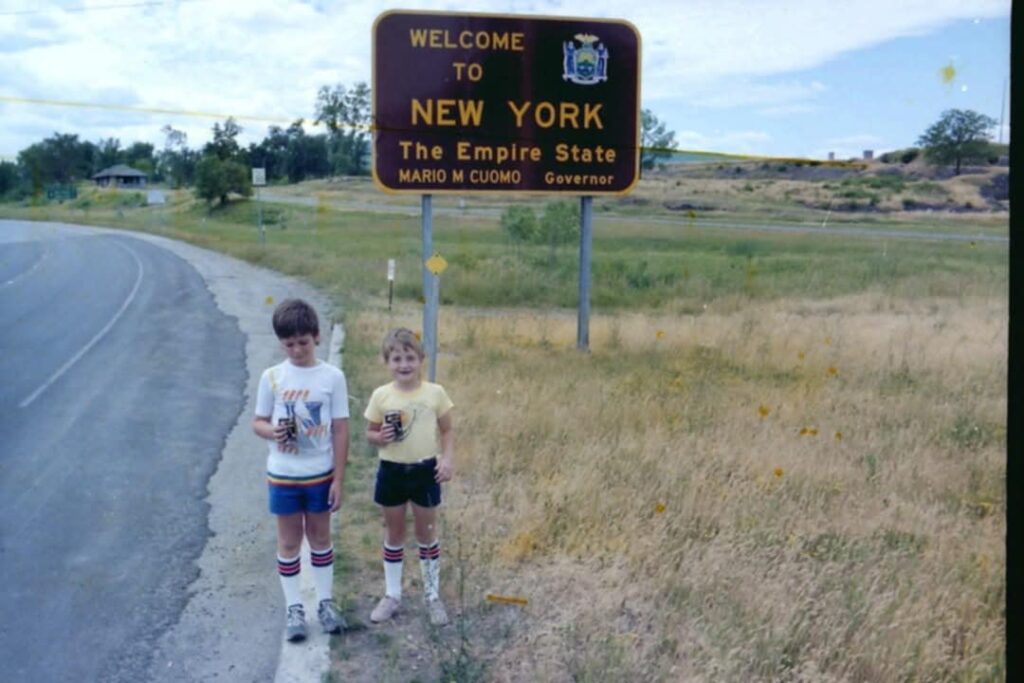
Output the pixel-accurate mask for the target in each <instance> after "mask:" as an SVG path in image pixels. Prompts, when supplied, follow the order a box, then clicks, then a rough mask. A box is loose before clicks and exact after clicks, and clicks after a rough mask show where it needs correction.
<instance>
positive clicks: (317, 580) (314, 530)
mask: <svg viewBox="0 0 1024 683" xmlns="http://www.w3.org/2000/svg"><path fill="white" fill-rule="evenodd" d="M306 538H307V539H309V556H310V564H311V565H312V572H313V584H314V585H315V586H316V598H317V602H322V601H324V600H330V599H331V597H332V592H333V588H334V546H333V544H332V543H331V513H330V511H328V512H307V513H306Z"/></svg>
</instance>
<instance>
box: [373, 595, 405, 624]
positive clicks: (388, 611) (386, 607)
mask: <svg viewBox="0 0 1024 683" xmlns="http://www.w3.org/2000/svg"><path fill="white" fill-rule="evenodd" d="M401 604H402V601H401V600H399V599H398V598H393V597H391V596H390V595H385V596H384V597H383V598H381V599H380V602H378V603H377V606H376V607H374V608H373V612H371V613H370V621H372V622H373V623H375V624H379V623H380V622H382V621H387V620H388V619H390V618H391V617H393V616H395V612H397V611H398V608H399V607H400V606H401Z"/></svg>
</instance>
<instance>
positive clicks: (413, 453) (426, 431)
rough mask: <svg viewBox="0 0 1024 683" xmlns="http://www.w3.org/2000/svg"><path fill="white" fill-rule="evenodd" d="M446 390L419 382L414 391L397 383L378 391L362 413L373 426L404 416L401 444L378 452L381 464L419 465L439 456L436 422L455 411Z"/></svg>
mask: <svg viewBox="0 0 1024 683" xmlns="http://www.w3.org/2000/svg"><path fill="white" fill-rule="evenodd" d="M453 405H454V404H453V403H452V400H451V399H450V398H448V394H447V393H445V390H444V387H442V386H441V385H440V384H434V383H433V382H420V386H419V387H418V388H416V389H413V390H412V391H402V390H401V389H399V388H398V387H397V386H396V385H395V383H394V382H391V383H390V384H385V385H384V386H381V387H377V388H376V389H375V390H374V392H373V395H372V396H370V402H369V403H368V404H367V406H366V411H365V412H364V413H363V417H365V418H366V419H367V420H369V421H370V422H380V423H381V424H383V423H384V413H386V412H388V411H392V410H398V411H401V413H402V435H403V438H402V440H401V441H392V442H391V443H389V444H387V445H385V446H381V447H379V449H378V451H377V452H378V453H379V454H380V458H381V460H390V461H391V462H404V463H410V462H417V461H419V460H426V459H427V458H433V457H436V456H437V455H439V454H440V452H441V449H440V431H439V430H438V428H437V419H438V418H439V417H443V416H444V414H445V413H447V412H448V411H449V410H451V409H452V407H453Z"/></svg>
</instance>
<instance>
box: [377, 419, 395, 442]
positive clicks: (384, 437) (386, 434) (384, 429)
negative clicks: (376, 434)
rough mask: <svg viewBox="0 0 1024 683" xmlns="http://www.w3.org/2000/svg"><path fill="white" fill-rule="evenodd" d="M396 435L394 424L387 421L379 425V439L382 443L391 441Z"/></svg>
mask: <svg viewBox="0 0 1024 683" xmlns="http://www.w3.org/2000/svg"><path fill="white" fill-rule="evenodd" d="M396 436H397V434H395V425H393V424H388V423H385V424H383V425H381V427H380V439H381V441H383V442H384V443H391V442H392V441H394V440H395V437H396Z"/></svg>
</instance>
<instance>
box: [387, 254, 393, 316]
mask: <svg viewBox="0 0 1024 683" xmlns="http://www.w3.org/2000/svg"><path fill="white" fill-rule="evenodd" d="M394 293H395V259H393V258H389V259H388V311H390V310H391V298H392V296H394Z"/></svg>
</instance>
